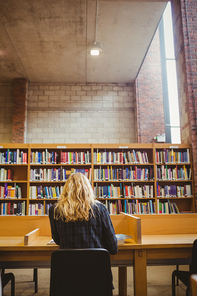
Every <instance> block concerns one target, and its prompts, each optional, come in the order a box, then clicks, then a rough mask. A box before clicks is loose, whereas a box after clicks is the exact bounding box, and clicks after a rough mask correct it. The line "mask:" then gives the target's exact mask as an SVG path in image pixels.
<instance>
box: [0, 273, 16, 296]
mask: <svg viewBox="0 0 197 296" xmlns="http://www.w3.org/2000/svg"><path fill="white" fill-rule="evenodd" d="M9 281H11V296H14V295H15V278H14V274H13V273H11V272H9V273H3V274H1V273H0V296H2V295H3V288H4V287H5V286H6V285H7V284H8V283H9Z"/></svg>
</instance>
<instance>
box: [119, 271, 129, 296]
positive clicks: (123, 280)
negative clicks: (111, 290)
mask: <svg viewBox="0 0 197 296" xmlns="http://www.w3.org/2000/svg"><path fill="white" fill-rule="evenodd" d="M118 284H119V296H127V267H119V268H118Z"/></svg>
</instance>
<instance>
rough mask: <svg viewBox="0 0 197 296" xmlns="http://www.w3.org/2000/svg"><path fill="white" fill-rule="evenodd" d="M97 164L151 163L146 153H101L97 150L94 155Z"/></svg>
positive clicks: (133, 151)
mask: <svg viewBox="0 0 197 296" xmlns="http://www.w3.org/2000/svg"><path fill="white" fill-rule="evenodd" d="M93 157H94V159H93V161H94V163H95V164H130V163H141V164H143V163H149V161H148V154H147V152H145V151H135V150H132V151H127V152H113V151H99V150H98V149H97V151H96V152H94V155H93Z"/></svg>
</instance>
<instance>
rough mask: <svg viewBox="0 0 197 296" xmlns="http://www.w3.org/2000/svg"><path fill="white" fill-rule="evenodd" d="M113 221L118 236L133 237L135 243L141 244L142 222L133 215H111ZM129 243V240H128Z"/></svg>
mask: <svg viewBox="0 0 197 296" xmlns="http://www.w3.org/2000/svg"><path fill="white" fill-rule="evenodd" d="M111 220H112V223H113V226H114V230H115V233H116V234H119V233H122V234H127V235H132V236H133V241H134V242H135V243H137V244H140V243H141V220H140V218H137V217H135V216H132V215H127V214H124V213H123V214H120V215H111ZM128 241H129V240H128Z"/></svg>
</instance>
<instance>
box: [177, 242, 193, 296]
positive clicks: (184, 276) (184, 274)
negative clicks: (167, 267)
mask: <svg viewBox="0 0 197 296" xmlns="http://www.w3.org/2000/svg"><path fill="white" fill-rule="evenodd" d="M192 274H197V239H196V240H195V241H194V243H193V248H192V262H191V266H190V270H189V271H183V270H174V271H173V273H172V296H175V277H177V279H179V280H180V281H181V282H182V283H183V284H184V285H185V286H186V287H187V290H186V295H187V296H189V291H190V276H191V275H192Z"/></svg>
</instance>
